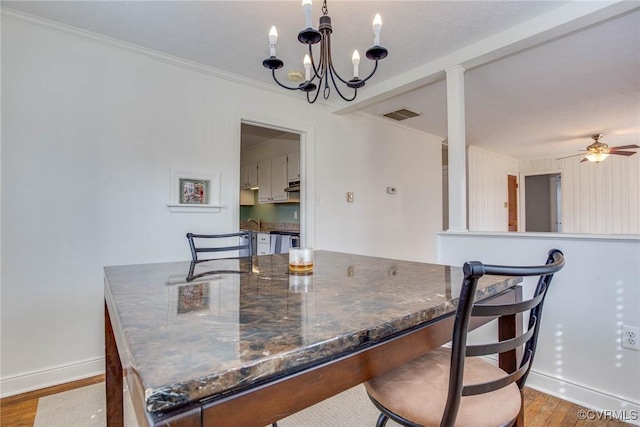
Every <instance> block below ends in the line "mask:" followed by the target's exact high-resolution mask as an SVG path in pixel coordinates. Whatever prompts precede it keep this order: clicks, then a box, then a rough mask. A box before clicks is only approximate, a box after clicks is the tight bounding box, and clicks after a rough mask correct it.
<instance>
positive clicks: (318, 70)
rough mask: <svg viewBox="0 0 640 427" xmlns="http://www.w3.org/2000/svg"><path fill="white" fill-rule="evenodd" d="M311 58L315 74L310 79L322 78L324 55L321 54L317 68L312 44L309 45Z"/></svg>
mask: <svg viewBox="0 0 640 427" xmlns="http://www.w3.org/2000/svg"><path fill="white" fill-rule="evenodd" d="M309 59H311V68H312V69H313V74H314V77H312V78H311V80H310V81H313V80H314V79H315V78H316V77H317V78H318V79H322V55H320V63H319V64H318V67H317V68H316V62H315V60H314V59H313V51H312V50H311V45H309Z"/></svg>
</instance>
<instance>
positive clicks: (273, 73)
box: [271, 70, 300, 90]
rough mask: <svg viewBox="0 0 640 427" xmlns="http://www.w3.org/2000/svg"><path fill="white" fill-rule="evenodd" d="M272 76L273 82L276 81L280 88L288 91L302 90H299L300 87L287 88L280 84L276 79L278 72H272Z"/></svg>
mask: <svg viewBox="0 0 640 427" xmlns="http://www.w3.org/2000/svg"><path fill="white" fill-rule="evenodd" d="M271 74H272V75H273V80H274V81H275V82H276V83H278V86H280V87H283V88H285V89H288V90H300V88H299V87H297V86H296V87H289V86H285V85H283V84H282V83H280V82H279V81H278V79H277V78H276V70H271Z"/></svg>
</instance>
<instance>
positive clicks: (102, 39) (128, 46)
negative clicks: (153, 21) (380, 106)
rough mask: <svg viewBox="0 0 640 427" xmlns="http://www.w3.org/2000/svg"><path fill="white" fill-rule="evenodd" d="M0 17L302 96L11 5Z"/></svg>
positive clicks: (227, 78)
mask: <svg viewBox="0 0 640 427" xmlns="http://www.w3.org/2000/svg"><path fill="white" fill-rule="evenodd" d="M0 16H2V17H3V18H4V17H8V18H13V19H16V20H18V21H22V22H28V23H31V24H34V25H38V26H41V27H45V28H48V29H51V30H54V31H58V32H61V33H64V34H71V35H74V36H77V37H80V38H83V39H85V40H91V41H94V42H97V43H101V44H104V45H107V46H110V47H115V48H119V49H123V50H126V51H128V52H133V53H137V54H140V55H143V56H146V57H148V58H151V59H154V60H156V61H159V62H162V63H164V64H169V65H173V66H176V67H180V68H184V69H187V70H190V71H195V72H197V73H201V74H206V75H209V76H213V77H216V78H219V79H222V80H226V81H230V82H233V83H237V84H240V85H243V86H249V87H252V88H254V89H259V90H264V91H268V92H272V93H274V94H280V95H285V96H289V97H291V98H295V99H301V98H300V97H299V96H296V94H294V93H289V92H288V91H286V92H285V91H282V90H281V89H280V88H279V87H277V86H274V85H270V84H267V83H263V82H260V81H257V80H253V79H249V78H246V77H242V76H239V75H237V74H233V73H229V72H226V71H222V70H220V69H217V68H215V67H211V66H208V65H204V64H201V63H198V62H195V61H190V60H187V59H183V58H179V57H177V56H173V55H169V54H166V53H163V52H159V51H157V50H154V49H149V48H146V47H142V46H138V45H135V44H133V43H128V42H124V41H121V40H117V39H114V38H111V37H107V36H105V35H102V34H97V33H93V32H91V31H87V30H83V29H81V28H77V27H73V26H71V25H67V24H62V23H60V22H56V21H52V20H50V19H45V18H41V17H39V16H34V15H31V14H28V13H24V12H20V11H17V10H14V9H11V8H8V7H6V6H0ZM305 99H306V98H305ZM321 104H325V106H326V104H327V103H326V102H325V103H321Z"/></svg>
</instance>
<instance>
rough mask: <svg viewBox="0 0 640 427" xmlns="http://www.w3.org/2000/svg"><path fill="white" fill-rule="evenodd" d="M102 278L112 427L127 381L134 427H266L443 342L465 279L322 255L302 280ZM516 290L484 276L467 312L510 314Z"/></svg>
mask: <svg viewBox="0 0 640 427" xmlns="http://www.w3.org/2000/svg"><path fill="white" fill-rule="evenodd" d="M104 271H105V287H104V288H105V289H104V290H105V358H106V396H107V414H106V415H107V425H108V426H109V427H120V426H123V425H124V421H123V419H124V418H123V412H124V411H123V399H124V398H123V388H124V383H123V378H124V379H126V386H127V388H128V391H129V393H130V395H131V400H132V402H133V407H134V409H135V415H136V419H137V422H138V424H139V425H140V426H169V425H170V426H179V427H187V426H188V427H196V426H225V427H230V426H242V427H247V426H259V427H262V426H266V425H269V424H271V423H273V422H276V421H278V420H280V419H282V418H284V417H286V416H288V415H290V414H293V413H295V412H297V411H300V410H302V409H304V408H306V407H309V406H311V405H314V404H315V403H318V402H320V401H322V400H324V399H326V398H328V397H331V396H333V395H336V394H338V393H340V392H342V391H345V390H347V389H349V388H351V387H354V386H356V385H358V384H360V383H362V382H365V381H367V380H369V379H371V378H373V377H375V376H377V375H380V374H382V373H384V372H386V371H388V370H390V369H392V368H394V367H396V366H398V365H400V364H403V363H406V362H408V361H410V360H411V359H413V358H415V357H418V356H420V355H422V354H425V353H427V352H429V351H431V350H433V349H435V348H438V347H439V346H441V345H443V344H445V343H447V342H449V341H450V340H451V334H452V330H453V314H454V312H455V307H456V303H457V298H458V295H459V292H460V288H461V285H462V278H463V273H462V269H461V267H459V266H446V265H439V264H428V263H420V262H411V261H402V260H394V259H386V258H377V257H371V256H362V255H354V254H347V253H340V252H331V251H316V252H315V254H314V268H313V272H312V274H308V275H294V274H290V273H289V270H288V255H287V254H277V255H265V256H259V257H253V258H237V259H224V260H212V261H206V262H200V263H196V264H194V263H192V262H189V261H185V262H167V263H158V264H140V265H122V266H110V267H105V269H104ZM520 281H521V278H517V277H513V278H509V277H506V278H505V277H495V276H484V277H482V278H481V279H480V282H479V285H478V291H477V294H476V299H477V300H486V301H488V302H491V301H495V302H496V303H498V302H510V301H516V300H520V299H521V297H522V292H521V288H520V285H519V284H518V283H519V282H520ZM489 320H490V319H486V320H485V321H484V322H486V321H489ZM520 322H521V319H520V318H518V317H516V316H511V317H506V318H503V319H501V321H500V328H499V333H500V334H501V336H503V337H508V336H513V333H514V331H515V329H516V328H518V327H521V324H520ZM479 325H480V324H479V323H478V324H474V325H472V327H477V326H479ZM517 357H518V355H516V354H509V355H505V356H503V357H502V358H501V360H500V364H501V367H503V369H505V370H507V371H513V370H514V369H515V366H516V363H517ZM374 424H375V420H363V425H374Z"/></svg>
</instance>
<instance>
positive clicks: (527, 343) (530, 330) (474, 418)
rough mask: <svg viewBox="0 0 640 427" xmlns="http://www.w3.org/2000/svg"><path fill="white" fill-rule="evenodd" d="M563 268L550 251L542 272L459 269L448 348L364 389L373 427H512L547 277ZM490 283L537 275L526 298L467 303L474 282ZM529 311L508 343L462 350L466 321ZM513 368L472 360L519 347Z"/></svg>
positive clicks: (560, 257)
mask: <svg viewBox="0 0 640 427" xmlns="http://www.w3.org/2000/svg"><path fill="white" fill-rule="evenodd" d="M563 266H564V255H563V254H562V252H560V251H559V250H557V249H552V250H551V251H549V254H548V258H547V262H546V264H545V265H540V266H529V267H520V266H517V267H515V266H514V267H508V266H499V265H485V264H482V263H481V262H477V261H473V262H467V263H465V264H464V267H463V271H464V279H463V283H462V290H461V291H460V298H459V300H458V307H457V309H456V314H455V323H454V329H453V340H452V347H451V348H450V349H449V348H448V347H441V348H440V349H437V350H435V351H432V352H429V353H427V354H425V355H424V356H421V357H419V358H417V359H415V360H413V361H411V362H408V363H406V364H405V365H402V366H400V367H398V368H395V369H393V370H391V371H389V372H387V373H385V374H383V375H381V376H378V377H375V378H373V379H372V380H370V381H368V382H366V383H365V388H366V390H367V393H368V395H369V398H370V399H371V401H372V402H373V404H374V405H375V406H376V407H377V408H378V409H379V410H380V411H381V414H380V417H379V418H378V422H377V424H376V425H377V427H383V426H385V425H386V423H387V421H388V420H389V419H392V420H394V421H395V422H397V423H399V424H402V425H404V426H411V427H414V426H442V427H452V426H457V425H459V426H465V427H474V426H477V427H488V426H510V425H513V424H514V423H515V422H516V420H517V419H518V416H519V414H520V411H521V409H522V406H523V402H522V390H523V389H524V384H525V381H526V379H527V375H528V373H529V370H530V369H531V363H532V361H533V356H534V354H535V351H536V344H537V337H538V332H539V330H540V319H541V316H542V306H543V303H544V299H545V296H546V294H547V290H548V289H549V285H550V284H551V279H552V278H553V275H554V274H555V273H556V272H558V271H560V270H561V269H562V268H563ZM485 274H491V275H496V276H539V279H538V284H537V287H536V290H535V293H534V295H533V297H532V298H531V299H529V300H526V301H521V302H515V303H510V304H496V305H489V304H486V305H483V304H482V303H481V302H480V303H474V296H475V293H476V288H477V284H478V279H479V278H480V277H482V276H483V275H485ZM525 312H529V322H528V327H527V328H526V330H525V331H524V332H523V331H518V334H517V336H516V337H515V338H512V339H508V340H503V341H497V342H492V343H488V344H483V345H467V334H468V328H469V320H470V318H471V317H472V316H483V317H487V316H488V317H495V318H499V317H500V316H508V315H514V314H521V313H525ZM523 345H524V353H523V357H522V360H521V362H520V364H519V367H518V369H517V370H516V371H515V372H513V373H507V372H505V371H503V370H502V369H500V368H499V367H497V366H495V365H494V364H492V363H490V362H488V361H486V360H482V359H481V358H478V357H474V356H485V355H490V354H500V353H505V352H508V351H512V350H514V349H516V348H521V347H522V346H523Z"/></svg>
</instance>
